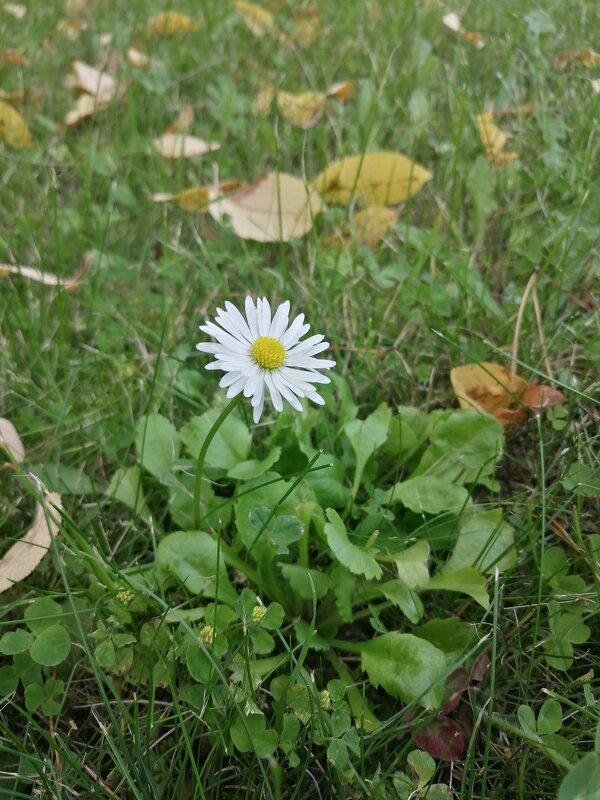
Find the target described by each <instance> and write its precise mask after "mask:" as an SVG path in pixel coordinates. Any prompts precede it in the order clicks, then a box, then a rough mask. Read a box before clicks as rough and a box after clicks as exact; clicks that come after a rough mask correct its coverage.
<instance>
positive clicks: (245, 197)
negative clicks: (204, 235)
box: [208, 172, 322, 242]
mask: <svg viewBox="0 0 600 800" xmlns="http://www.w3.org/2000/svg"><path fill="white" fill-rule="evenodd" d="M220 191H221V190H220V189H219V187H216V188H214V189H212V188H211V190H210V192H209V198H210V205H209V207H208V211H209V214H210V215H211V217H213V219H215V220H217V222H221V223H225V222H226V221H227V218H229V224H230V225H231V228H232V229H233V231H234V233H235V234H237V236H239V237H240V238H241V239H253V240H254V241H257V242H287V241H288V240H289V239H291V238H292V237H296V236H304V235H305V234H306V233H308V231H310V229H311V228H312V225H313V218H314V217H315V216H316V215H317V214H318V213H319V212H320V211H321V207H322V204H321V199H320V197H319V196H318V194H316V193H315V192H314V191H312V190H311V189H310V187H308V186H306V184H305V183H304V181H302V180H301V179H300V178H296V177H295V176H294V175H287V174H286V173H283V172H282V173H275V172H271V173H269V174H268V175H265V176H264V177H262V178H259V179H258V180H257V181H255V182H254V183H252V184H250V185H249V186H246V187H245V188H243V189H241V190H240V191H238V192H235V193H234V194H232V195H229V197H225V198H219V193H220Z"/></svg>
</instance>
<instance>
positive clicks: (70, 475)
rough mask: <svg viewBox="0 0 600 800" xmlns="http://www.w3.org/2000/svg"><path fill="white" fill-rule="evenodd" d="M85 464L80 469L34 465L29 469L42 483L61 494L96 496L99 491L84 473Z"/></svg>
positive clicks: (57, 465) (55, 465) (54, 465)
mask: <svg viewBox="0 0 600 800" xmlns="http://www.w3.org/2000/svg"><path fill="white" fill-rule="evenodd" d="M83 468H84V467H83V464H82V465H81V466H79V467H68V466H66V465H65V464H32V465H31V467H30V468H29V469H30V470H31V472H32V473H33V474H34V475H36V476H37V477H38V478H39V479H40V480H41V481H42V483H45V484H46V486H52V489H53V490H54V491H56V492H60V494H74V495H84V494H95V493H96V491H97V489H96V488H95V487H94V482H93V481H92V479H91V478H90V477H89V475H86V474H85V472H84V471H83Z"/></svg>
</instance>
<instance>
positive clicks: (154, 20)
mask: <svg viewBox="0 0 600 800" xmlns="http://www.w3.org/2000/svg"><path fill="white" fill-rule="evenodd" d="M198 30H200V23H199V22H197V21H196V20H193V19H191V18H190V17H188V16H187V14H180V13H178V12H177V11H164V12H162V13H161V14H155V15H154V16H153V17H150V19H149V20H148V33H149V34H150V35H151V36H171V34H173V33H192V32H193V31H198Z"/></svg>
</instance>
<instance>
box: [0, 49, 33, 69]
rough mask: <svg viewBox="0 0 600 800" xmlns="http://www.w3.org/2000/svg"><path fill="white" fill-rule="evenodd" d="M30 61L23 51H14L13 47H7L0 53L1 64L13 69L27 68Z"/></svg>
mask: <svg viewBox="0 0 600 800" xmlns="http://www.w3.org/2000/svg"><path fill="white" fill-rule="evenodd" d="M28 63H29V60H28V59H27V57H26V56H25V54H24V53H23V51H22V50H13V48H12V47H7V48H6V50H3V51H2V52H1V53H0V64H6V65H7V66H11V67H26V66H27V64H28Z"/></svg>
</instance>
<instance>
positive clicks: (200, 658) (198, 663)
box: [185, 641, 214, 683]
mask: <svg viewBox="0 0 600 800" xmlns="http://www.w3.org/2000/svg"><path fill="white" fill-rule="evenodd" d="M185 663H186V665H187V668H188V672H189V673H190V675H191V676H192V678H193V679H194V680H195V681H197V682H198V683H208V682H209V681H210V679H211V676H212V675H213V673H214V666H213V662H212V661H211V659H210V658H209V657H208V656H207V654H206V653H205V652H204V650H202V648H201V647H200V645H199V644H197V643H196V642H193V641H191V642H190V643H189V645H188V648H187V651H186V655H185Z"/></svg>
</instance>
